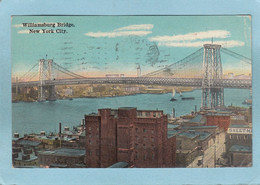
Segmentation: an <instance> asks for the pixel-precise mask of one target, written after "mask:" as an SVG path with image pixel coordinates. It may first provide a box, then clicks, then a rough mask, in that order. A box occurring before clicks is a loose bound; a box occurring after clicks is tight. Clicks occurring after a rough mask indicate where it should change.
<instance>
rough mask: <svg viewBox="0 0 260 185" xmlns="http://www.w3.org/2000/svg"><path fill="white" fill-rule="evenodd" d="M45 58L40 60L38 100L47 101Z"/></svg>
mask: <svg viewBox="0 0 260 185" xmlns="http://www.w3.org/2000/svg"><path fill="white" fill-rule="evenodd" d="M44 68H45V60H44V59H41V60H40V61H39V88H38V101H45V100H46V97H45V94H46V93H45V77H46V75H45V74H44V72H45V70H44Z"/></svg>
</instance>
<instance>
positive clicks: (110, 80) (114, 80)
mask: <svg viewBox="0 0 260 185" xmlns="http://www.w3.org/2000/svg"><path fill="white" fill-rule="evenodd" d="M75 84H140V85H166V86H192V87H201V86H202V79H201V78H165V77H164V78H161V77H95V78H81V79H61V80H46V81H45V85H46V86H48V85H75ZM16 86H18V87H32V86H39V81H29V82H17V83H12V87H16ZM212 87H215V88H248V89H249V88H251V87H252V80H248V79H222V80H217V81H215V82H214V84H213V86H212Z"/></svg>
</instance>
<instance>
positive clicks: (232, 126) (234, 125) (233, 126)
mask: <svg viewBox="0 0 260 185" xmlns="http://www.w3.org/2000/svg"><path fill="white" fill-rule="evenodd" d="M229 128H251V127H250V126H249V125H240V124H231V125H230V126H229Z"/></svg>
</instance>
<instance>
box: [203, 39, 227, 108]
mask: <svg viewBox="0 0 260 185" xmlns="http://www.w3.org/2000/svg"><path fill="white" fill-rule="evenodd" d="M220 48H221V45H217V44H204V56H203V67H202V70H203V72H202V74H203V78H202V98H201V109H213V108H214V109H215V108H222V107H224V88H223V87H216V84H217V81H219V80H222V75H223V71H222V63H221V57H220Z"/></svg>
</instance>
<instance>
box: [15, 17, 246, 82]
mask: <svg viewBox="0 0 260 185" xmlns="http://www.w3.org/2000/svg"><path fill="white" fill-rule="evenodd" d="M24 23H34V24H43V23H45V27H37V26H35V25H33V27H28V25H26V24H24ZM58 23H68V24H67V25H68V26H70V27H61V25H58ZM46 25H47V26H46ZM42 29H45V30H51V31H50V32H52V31H53V32H54V33H46V31H43V30H42ZM30 30H31V31H32V32H30ZM33 30H40V31H39V33H33ZM212 40H213V43H214V44H221V45H222V47H224V48H227V49H229V50H231V51H234V52H236V53H239V54H241V55H243V56H246V57H248V58H251V17H250V16H12V35H11V55H12V56H11V58H12V76H13V77H14V76H18V78H19V77H20V76H22V75H23V74H24V73H25V72H27V71H28V70H29V69H30V68H31V67H32V66H33V65H35V64H36V63H37V62H38V61H39V60H40V59H42V58H46V55H47V58H49V59H53V60H54V62H56V63H57V64H59V65H61V66H63V67H65V68H67V69H69V70H70V71H73V72H77V73H79V74H81V75H83V76H86V77H92V76H104V75H105V74H118V73H120V74H121V73H123V74H125V76H136V67H137V64H139V65H140V67H141V70H142V74H147V73H149V72H152V71H155V70H158V69H161V68H164V67H166V66H169V65H171V64H173V63H175V62H177V61H179V60H181V59H183V58H184V57H186V56H188V55H189V54H191V53H193V52H195V51H197V50H198V49H200V48H202V47H203V44H206V43H211V42H212ZM221 59H222V65H223V71H224V73H225V74H226V73H230V72H233V73H235V74H236V75H238V74H249V73H251V65H248V64H246V63H245V62H244V61H242V60H241V59H236V58H233V57H229V56H228V55H225V54H222V55H221ZM194 65H196V64H194Z"/></svg>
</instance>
